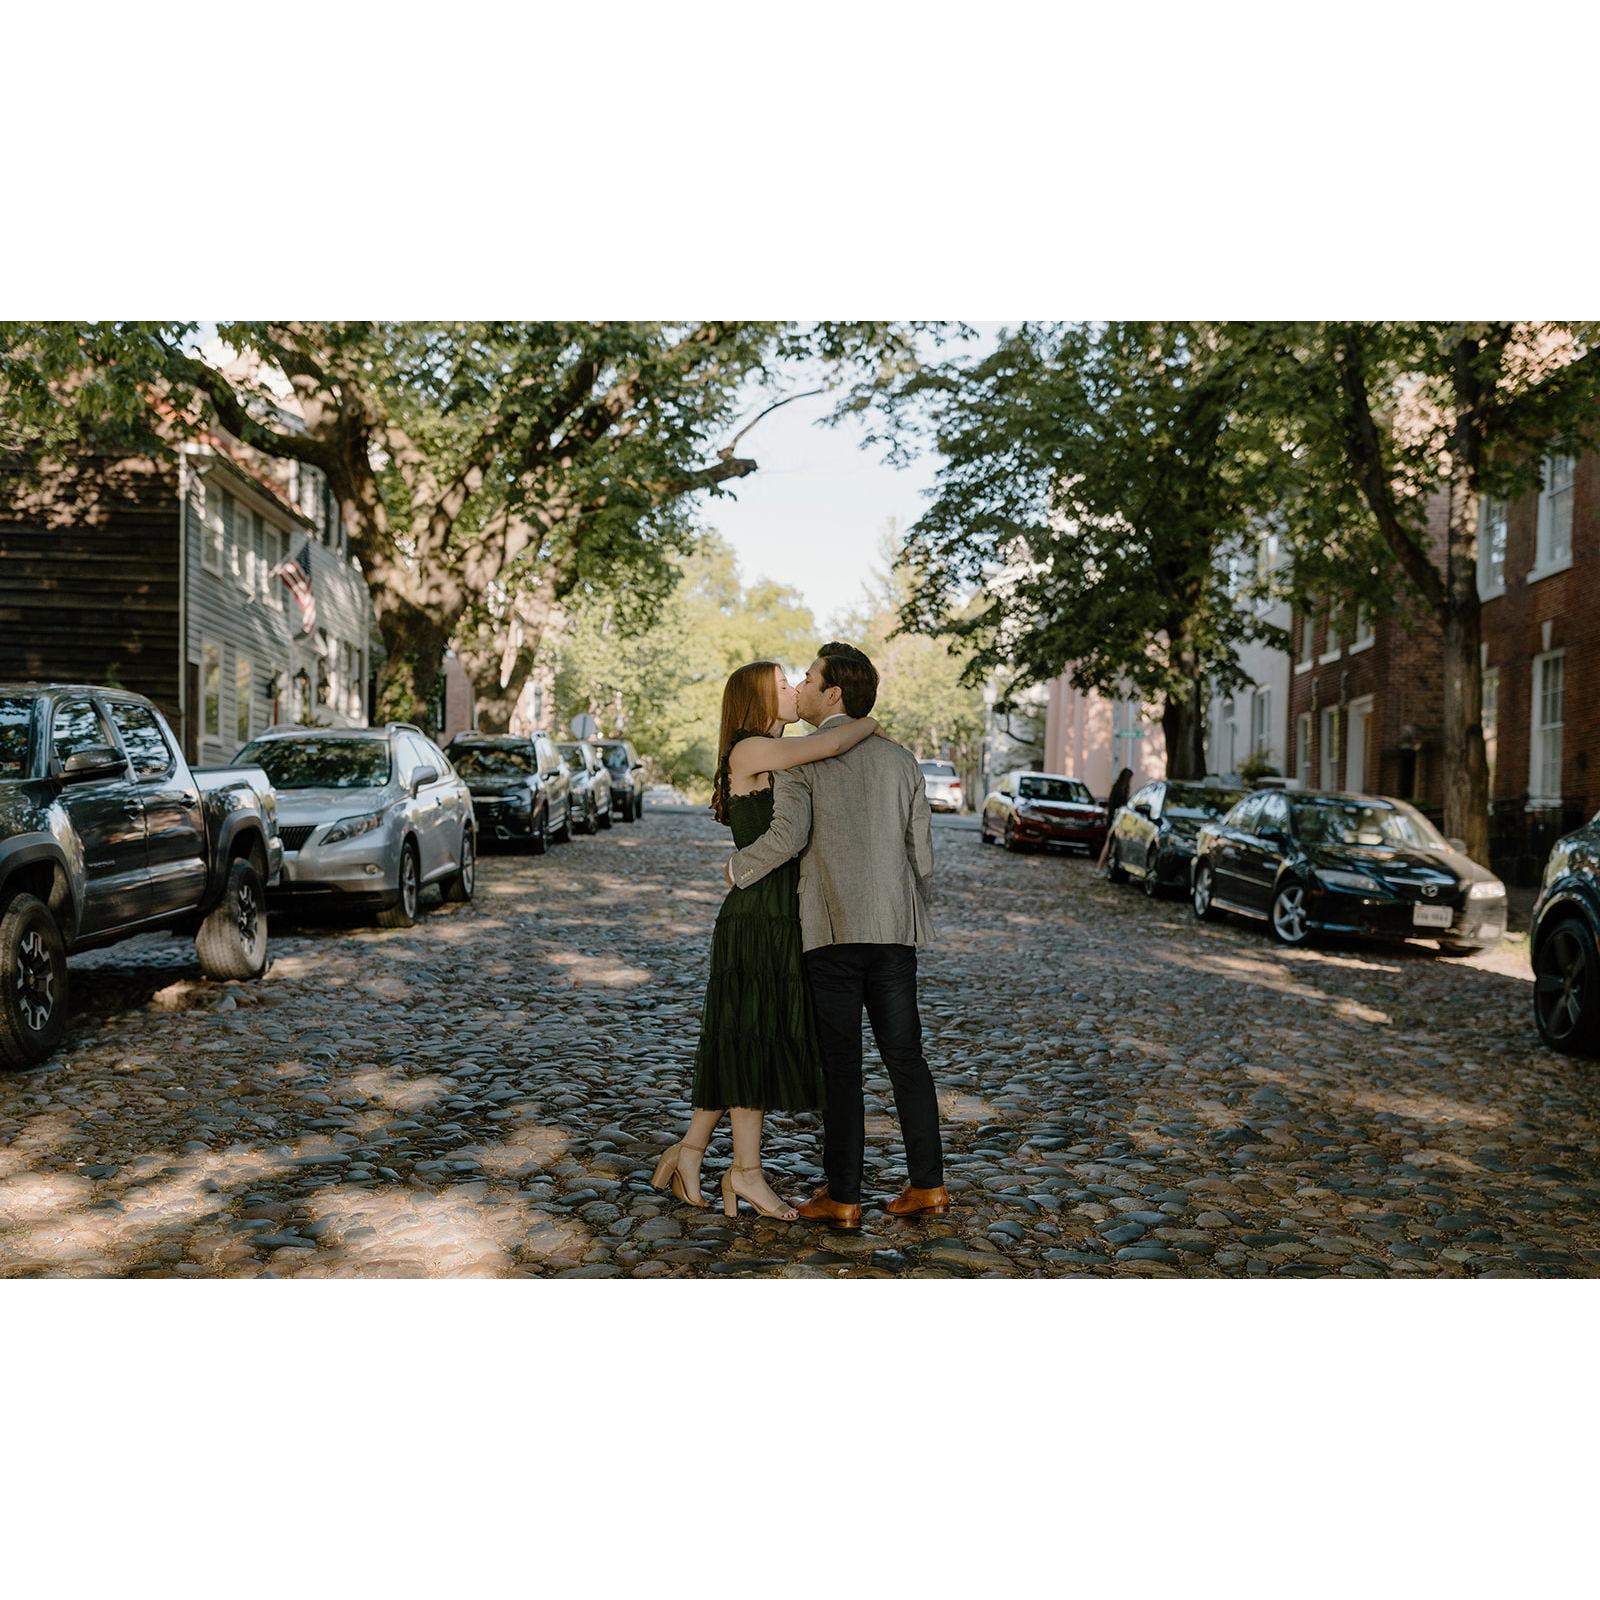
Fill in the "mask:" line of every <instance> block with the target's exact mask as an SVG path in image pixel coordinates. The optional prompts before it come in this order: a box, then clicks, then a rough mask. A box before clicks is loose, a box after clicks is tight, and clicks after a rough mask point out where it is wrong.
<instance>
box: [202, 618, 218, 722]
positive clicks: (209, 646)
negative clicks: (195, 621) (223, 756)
mask: <svg viewBox="0 0 1600 1600" xmlns="http://www.w3.org/2000/svg"><path fill="white" fill-rule="evenodd" d="M213 654H214V655H215V657H216V662H217V721H216V726H215V727H213V726H212V725H211V719H210V718H209V717H208V716H207V715H206V712H207V706H206V657H207V656H208V655H213ZM200 737H201V738H202V739H220V738H221V737H222V643H221V641H220V640H218V639H202V640H201V641H200Z"/></svg>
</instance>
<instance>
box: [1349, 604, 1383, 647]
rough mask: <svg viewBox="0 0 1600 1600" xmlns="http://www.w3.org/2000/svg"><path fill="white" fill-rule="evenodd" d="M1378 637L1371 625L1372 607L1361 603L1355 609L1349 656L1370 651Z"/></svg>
mask: <svg viewBox="0 0 1600 1600" xmlns="http://www.w3.org/2000/svg"><path fill="white" fill-rule="evenodd" d="M1377 637H1378V635H1377V631H1376V630H1375V628H1374V627H1373V623H1372V607H1371V606H1369V605H1368V604H1367V603H1366V601H1364V600H1363V601H1362V602H1361V604H1360V605H1358V606H1357V607H1356V620H1355V637H1354V638H1353V639H1352V640H1351V641H1350V649H1349V651H1348V652H1347V653H1348V654H1350V655H1357V654H1359V653H1360V652H1361V651H1363V650H1370V649H1371V648H1372V646H1373V644H1374V642H1375V641H1376V639H1377Z"/></svg>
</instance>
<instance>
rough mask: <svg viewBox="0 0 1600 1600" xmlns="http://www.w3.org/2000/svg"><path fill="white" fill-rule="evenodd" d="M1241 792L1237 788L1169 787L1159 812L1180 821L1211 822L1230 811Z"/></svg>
mask: <svg viewBox="0 0 1600 1600" xmlns="http://www.w3.org/2000/svg"><path fill="white" fill-rule="evenodd" d="M1242 794H1243V791H1242V790H1239V789H1199V788H1196V789H1179V788H1176V787H1170V788H1168V790H1167V803H1166V805H1165V806H1163V807H1162V811H1161V814H1162V816H1164V817H1170V818H1172V819H1174V820H1175V821H1180V822H1213V821H1215V820H1216V819H1217V818H1218V817H1221V816H1225V815H1226V814H1227V813H1228V812H1229V811H1231V810H1232V809H1233V808H1234V806H1236V805H1237V804H1238V803H1239V800H1240V799H1241V797H1242Z"/></svg>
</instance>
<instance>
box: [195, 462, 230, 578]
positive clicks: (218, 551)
mask: <svg viewBox="0 0 1600 1600" xmlns="http://www.w3.org/2000/svg"><path fill="white" fill-rule="evenodd" d="M223 498H224V499H225V498H226V496H224V497H223ZM200 565H201V566H202V567H204V568H205V569H206V571H207V572H215V573H216V574H217V575H218V576H219V577H220V576H221V574H222V513H221V510H220V509H219V508H217V507H214V506H213V505H212V502H211V497H210V496H209V495H207V493H206V486H205V483H204V481H203V480H202V482H201V484H200Z"/></svg>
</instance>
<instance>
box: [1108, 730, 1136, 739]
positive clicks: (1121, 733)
mask: <svg viewBox="0 0 1600 1600" xmlns="http://www.w3.org/2000/svg"><path fill="white" fill-rule="evenodd" d="M1111 737H1112V738H1113V739H1142V738H1144V729H1143V728H1117V729H1115V730H1114V731H1113V732H1112V735H1111Z"/></svg>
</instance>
